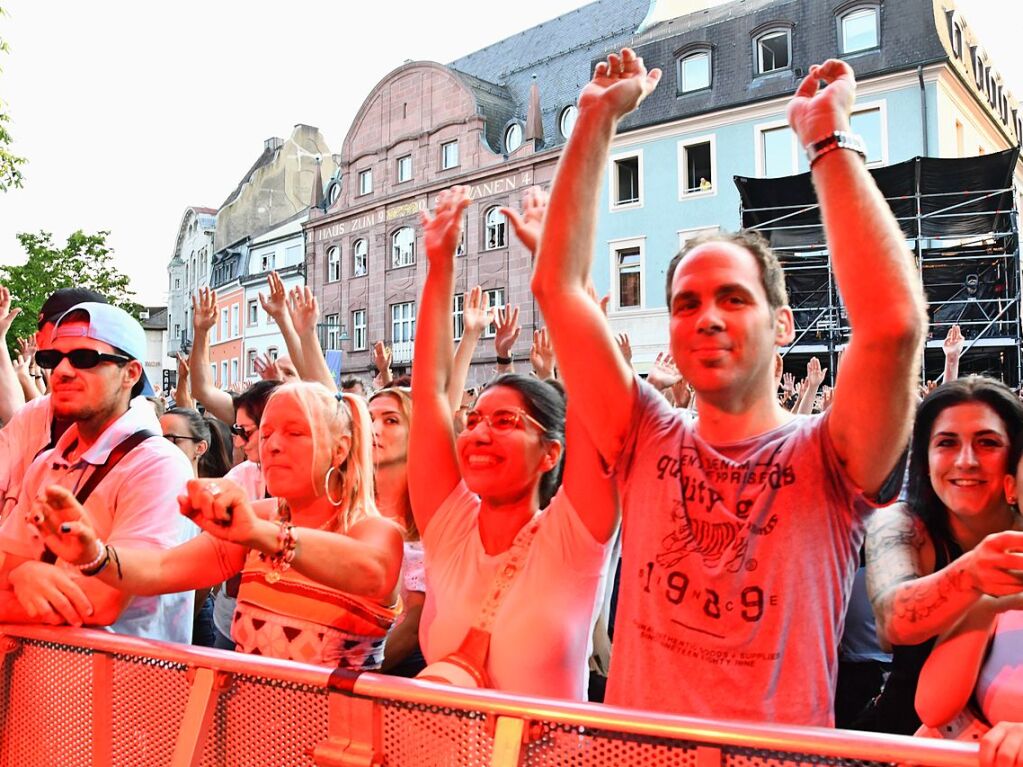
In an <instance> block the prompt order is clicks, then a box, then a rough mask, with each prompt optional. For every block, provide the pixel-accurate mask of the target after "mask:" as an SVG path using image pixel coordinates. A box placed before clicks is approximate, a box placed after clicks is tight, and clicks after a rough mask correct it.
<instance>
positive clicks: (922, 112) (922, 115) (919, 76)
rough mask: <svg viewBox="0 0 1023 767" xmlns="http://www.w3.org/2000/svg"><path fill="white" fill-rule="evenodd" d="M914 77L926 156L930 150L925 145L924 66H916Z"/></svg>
mask: <svg viewBox="0 0 1023 767" xmlns="http://www.w3.org/2000/svg"><path fill="white" fill-rule="evenodd" d="M916 77H917V80H919V81H920V123H921V133H922V134H923V136H922V138H923V140H924V151H923V156H924V157H927V156H928V155H930V150H929V149H928V146H927V91H926V90H924V68H923V67H922V66H918V67H917V68H916Z"/></svg>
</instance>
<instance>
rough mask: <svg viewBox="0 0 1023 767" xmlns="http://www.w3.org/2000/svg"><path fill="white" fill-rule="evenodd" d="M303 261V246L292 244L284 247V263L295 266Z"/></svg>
mask: <svg viewBox="0 0 1023 767" xmlns="http://www.w3.org/2000/svg"><path fill="white" fill-rule="evenodd" d="M301 263H302V246H301V245H292V246H290V247H287V248H285V249H284V265H285V266H294V265H295V264H301Z"/></svg>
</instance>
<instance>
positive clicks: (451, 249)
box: [419, 186, 470, 264]
mask: <svg viewBox="0 0 1023 767" xmlns="http://www.w3.org/2000/svg"><path fill="white" fill-rule="evenodd" d="M469 203H470V199H469V189H468V187H464V186H453V187H451V188H450V189H445V190H444V191H443V192H441V193H440V194H438V195H437V202H436V205H435V206H434V209H433V215H432V216H431V215H430V214H429V213H428V212H426V211H421V212H420V214H419V221H420V223H421V224H422V225H423V247H424V248H426V258H427V260H428V261H429V262H430V263H431V264H433V263H441V262H451V261H452V260H453V259H454V257H455V251H456V250H457V249H458V243H459V242H460V241H461V239H462V221H463V219H464V218H465V217H464V216H463V215H462V213H463V211H465V209H466V208H467V207H469Z"/></svg>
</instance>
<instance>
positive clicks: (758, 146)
mask: <svg viewBox="0 0 1023 767" xmlns="http://www.w3.org/2000/svg"><path fill="white" fill-rule="evenodd" d="M781 128H784V129H787V130H788V131H789V134H790V136H791V142H790V144H791V150H792V170H791V171H790V172H789V173H786V174H784V175H787V176H791V175H793V174H795V173H798V172H799V146H798V145H799V142H798V141H797V140H796V134H795V131H793V130H792V127H791V126H790V125H789V124H788V121H787V120H772V121H770V122H765V123H757V124H756V125H754V126H753V142H754V151H755V153H756V169H757V176H756V177H757V178H776V176H770V177H769V176H767V174H766V168H765V167H764V165H765V162H766V159H767V158H766V157H765V153H764V141H763V134H765V133H767V132H768V131H773V130H778V129H781Z"/></svg>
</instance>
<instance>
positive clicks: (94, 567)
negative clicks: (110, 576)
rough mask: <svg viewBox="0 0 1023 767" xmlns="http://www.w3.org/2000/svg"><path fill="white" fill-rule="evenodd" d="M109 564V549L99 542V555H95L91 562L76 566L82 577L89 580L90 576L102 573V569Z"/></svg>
mask: <svg viewBox="0 0 1023 767" xmlns="http://www.w3.org/2000/svg"><path fill="white" fill-rule="evenodd" d="M109 564H110V547H109V546H107V545H105V544H104V543H103V541H99V555H97V557H96V558H95V559H94V560H92V561H91V562H87V563H86V564H84V565H76V566H77V567H78V571H79V572H80V573H81V574H82V575H84V576H86V577H87V578H91V577H92V576H94V575H99V574H100V573H101V572H103V570H104V568H106V566H107V565H109Z"/></svg>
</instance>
